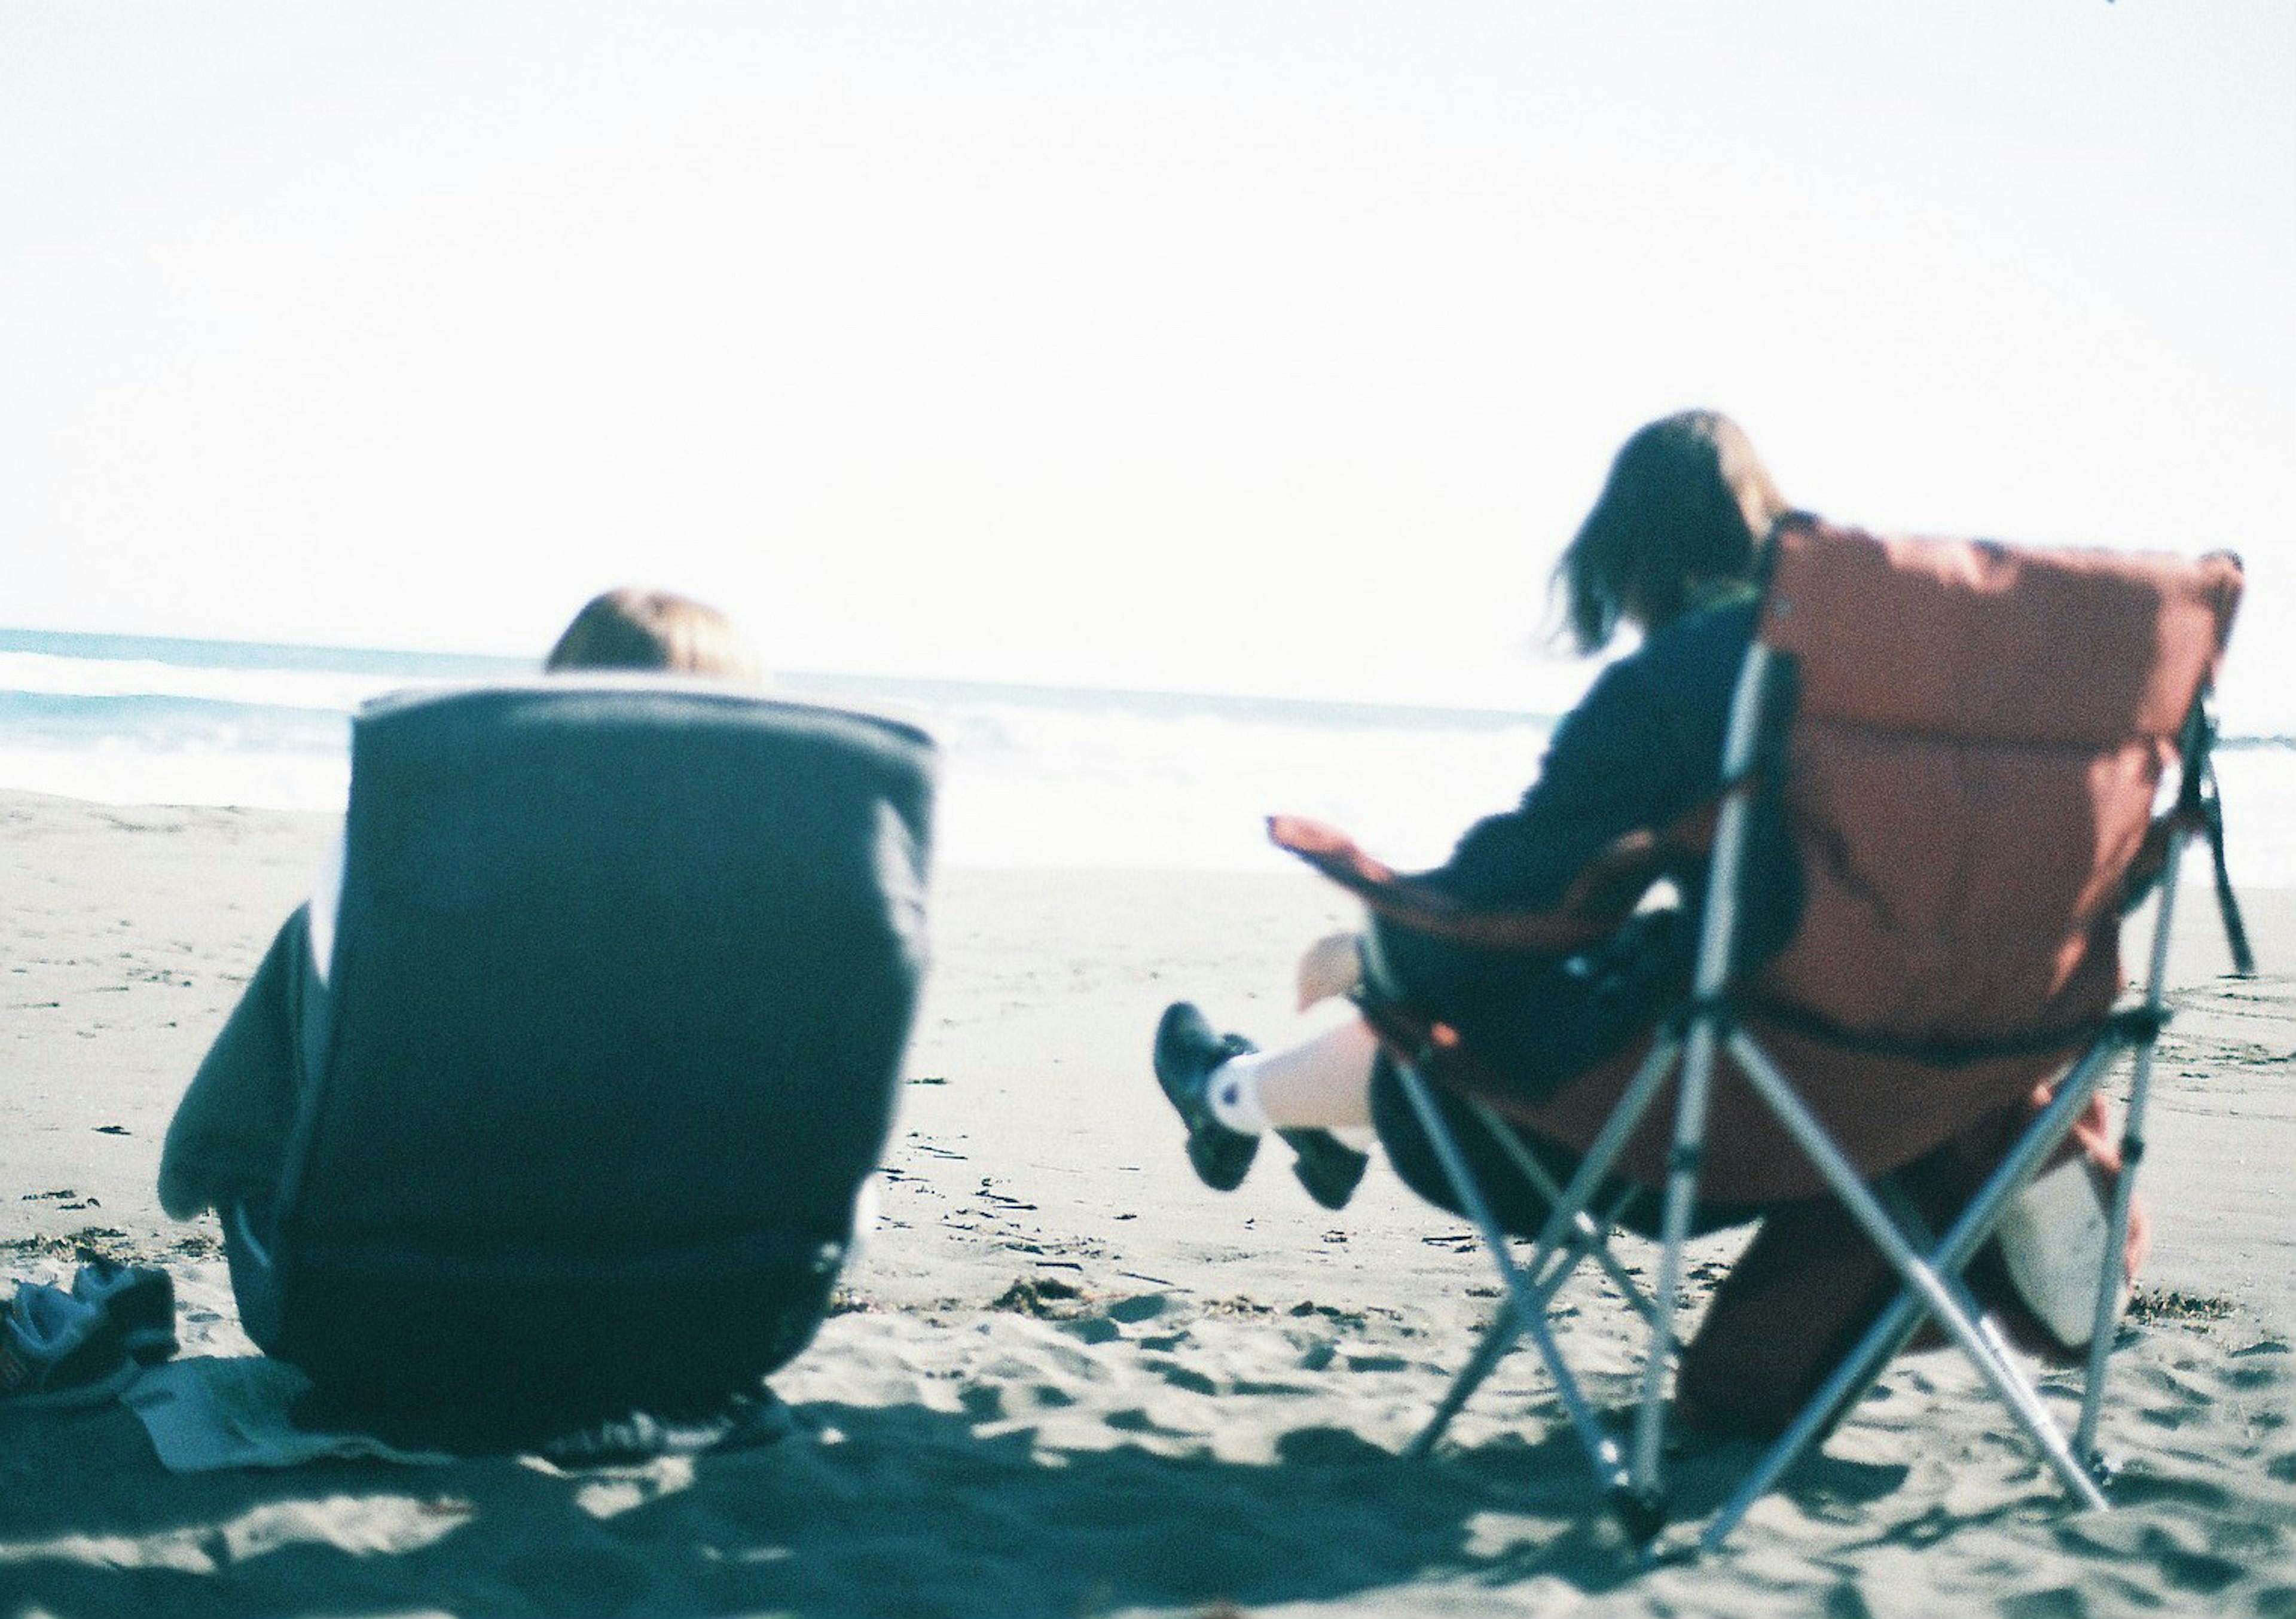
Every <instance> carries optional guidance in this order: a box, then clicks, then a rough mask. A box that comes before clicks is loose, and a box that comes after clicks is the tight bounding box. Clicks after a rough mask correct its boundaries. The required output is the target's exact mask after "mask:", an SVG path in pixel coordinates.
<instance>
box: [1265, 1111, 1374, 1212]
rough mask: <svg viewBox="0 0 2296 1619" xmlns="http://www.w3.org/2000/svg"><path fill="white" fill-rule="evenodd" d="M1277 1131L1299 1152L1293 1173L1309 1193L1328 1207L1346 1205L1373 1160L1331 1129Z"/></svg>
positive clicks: (1342, 1206)
mask: <svg viewBox="0 0 2296 1619" xmlns="http://www.w3.org/2000/svg"><path fill="white" fill-rule="evenodd" d="M1275 1133H1276V1134H1277V1135H1279V1136H1281V1137H1283V1144H1284V1145H1285V1146H1287V1147H1289V1148H1291V1149H1292V1151H1294V1152H1296V1153H1298V1154H1299V1155H1300V1156H1299V1157H1297V1158H1295V1159H1294V1160H1292V1173H1293V1174H1295V1175H1297V1176H1299V1177H1300V1185H1302V1186H1304V1187H1306V1188H1307V1189H1308V1196H1309V1197H1311V1198H1314V1199H1315V1200H1316V1202H1318V1203H1320V1204H1322V1205H1323V1206H1324V1207H1325V1208H1345V1207H1347V1206H1348V1199H1349V1198H1352V1197H1354V1196H1355V1195H1356V1183H1357V1182H1358V1181H1361V1180H1362V1179H1363V1178H1364V1166H1365V1165H1367V1164H1369V1163H1370V1162H1371V1158H1370V1157H1369V1155H1368V1154H1365V1153H1360V1152H1357V1150H1356V1149H1354V1148H1352V1147H1350V1146H1349V1145H1348V1144H1347V1143H1346V1142H1345V1141H1341V1140H1340V1138H1339V1137H1337V1136H1335V1135H1333V1133H1332V1132H1330V1131H1328V1130H1279V1131H1277V1132H1275Z"/></svg>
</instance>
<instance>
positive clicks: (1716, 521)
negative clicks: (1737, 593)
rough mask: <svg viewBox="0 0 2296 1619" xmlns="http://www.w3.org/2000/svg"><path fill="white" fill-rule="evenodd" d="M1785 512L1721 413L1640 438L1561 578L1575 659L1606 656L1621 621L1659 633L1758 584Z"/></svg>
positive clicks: (1615, 467)
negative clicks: (1719, 598)
mask: <svg viewBox="0 0 2296 1619" xmlns="http://www.w3.org/2000/svg"><path fill="white" fill-rule="evenodd" d="M1786 510H1787V507H1786V503H1785V500H1784V497H1783V496H1781V495H1779V494H1778V487H1777V485H1776V484H1775V483H1773V482H1772V481H1771V479H1770V475H1769V472H1768V470H1767V469H1766V468H1765V467H1764V466H1763V465H1762V462H1761V460H1760V458H1759V456H1757V455H1756V454H1754V446H1753V444H1752V442H1751V440H1750V439H1748V438H1747V437H1746V434H1745V431H1744V429H1742V428H1740V427H1739V425H1738V424H1737V423H1736V422H1734V421H1731V420H1730V418H1728V417H1727V416H1725V415H1723V414H1722V413H1720V412H1719V411H1682V412H1679V413H1677V414H1675V415H1671V416H1663V417H1661V418H1660V419H1659V420H1658V421H1653V422H1651V423H1649V424H1648V425H1647V426H1644V427H1643V428H1640V429H1636V432H1635V435H1634V436H1633V437H1630V438H1628V440H1627V442H1626V443H1625V444H1624V445H1623V446H1620V450H1619V454H1618V457H1617V459H1616V460H1614V461H1612V462H1611V475H1610V477H1609V478H1606V479H1605V480H1604V481H1603V493H1602V494H1601V495H1599V496H1597V497H1596V498H1595V509H1594V510H1593V511H1589V512H1588V513H1587V520H1586V521H1585V522H1583V523H1581V524H1580V525H1579V533H1578V535H1577V536H1575V537H1574V538H1573V539H1572V540H1571V542H1570V548H1569V549H1568V550H1566V551H1565V552H1563V553H1562V562H1561V563H1560V564H1558V565H1557V566H1556V568H1555V570H1554V584H1555V588H1556V590H1557V591H1558V593H1560V594H1561V595H1562V598H1563V617H1564V619H1565V620H1566V627H1567V628H1568V630H1569V631H1570V635H1571V637H1572V639H1574V640H1575V641H1576V642H1578V644H1579V650H1580V651H1582V652H1595V651H1599V650H1602V648H1603V646H1605V645H1607V644H1608V643H1609V642H1610V639H1611V634H1612V632H1614V631H1615V630H1616V629H1617V628H1618V626H1619V623H1620V620H1621V619H1626V620H1629V621H1631V622H1633V623H1635V624H1636V625H1638V626H1641V627H1642V628H1643V629H1644V630H1654V629H1658V628H1660V627H1661V626H1664V625H1667V624H1669V623H1671V622H1672V621H1673V620H1674V619H1677V618H1679V617H1682V615H1683V614H1684V613H1685V612H1688V611H1689V610H1691V609H1693V608H1695V607H1698V606H1700V605H1702V604H1703V603H1704V602H1706V601H1711V600H1712V598H1713V596H1714V593H1715V592H1716V590H1717V589H1718V588H1719V587H1725V586H1728V585H1738V584H1743V583H1745V582H1748V581H1751V579H1752V578H1753V576H1754V573H1755V569H1756V567H1757V565H1758V561H1759V557H1760V555H1761V550H1762V546H1763V544H1764V543H1765V542H1766V541H1767V539H1768V538H1769V534H1770V529H1771V527H1772V526H1773V525H1774V524H1775V523H1776V521H1777V520H1778V519H1779V518H1781V517H1783V516H1784V515H1785V512H1786Z"/></svg>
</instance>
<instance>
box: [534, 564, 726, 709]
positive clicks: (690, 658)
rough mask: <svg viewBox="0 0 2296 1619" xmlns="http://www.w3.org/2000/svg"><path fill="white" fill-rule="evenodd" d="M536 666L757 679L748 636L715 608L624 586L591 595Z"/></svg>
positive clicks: (684, 597)
mask: <svg viewBox="0 0 2296 1619" xmlns="http://www.w3.org/2000/svg"><path fill="white" fill-rule="evenodd" d="M542 666H543V667H544V668H545V669H548V670H559V669H660V670H663V671H666V672H668V673H671V674H676V675H702V676H706V677H709V678H711V679H716V680H733V681H741V682H743V683H747V684H750V685H756V684H758V683H759V682H760V681H761V680H762V679H763V671H762V670H761V669H760V668H759V666H758V655H757V653H756V652H755V651H753V650H751V649H750V642H749V640H748V638H747V637H745V636H744V635H743V634H742V632H741V631H739V630H737V629H735V628H734V621H733V620H732V619H730V618H728V617H726V615H725V614H723V613H721V612H719V611H718V610H717V609H716V608H714V607H706V606H704V605H703V604H702V603H701V602H699V601H693V599H692V598H690V597H686V596H677V595H672V594H671V593H669V592H668V591H660V590H639V589H636V588H635V587H633V586H628V585H625V586H624V587H623V588H621V589H620V590H610V591H607V592H606V593H604V594H603V595H598V596H593V597H592V598H590V600H589V601H588V602H587V603H586V605H585V606H584V607H583V609H582V610H581V611H580V612H578V613H577V614H575V615H574V622H573V623H571V624H570V625H568V626H566V633H565V634H562V635H561V636H559V638H558V644H557V645H556V646H554V647H553V648H551V649H550V656H549V657H548V658H545V659H543V663H542Z"/></svg>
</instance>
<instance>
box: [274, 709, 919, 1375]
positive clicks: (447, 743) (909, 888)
mask: <svg viewBox="0 0 2296 1619" xmlns="http://www.w3.org/2000/svg"><path fill="white" fill-rule="evenodd" d="M932 791H933V748H932V744H931V740H930V738H929V737H927V736H926V735H925V734H924V733H923V732H921V731H919V730H917V729H915V728H914V727H912V726H909V725H906V724H901V723H898V722H896V721H892V720H889V719H885V718H881V717H877V716H873V715H863V714H857V713H850V712H845V711H841V710H837V709H831V708H825V707H816V706H812V705H808V704H803V703H795V702H783V701H778V700H775V699H767V698H764V697H758V696H752V695H749V694H746V693H741V692H736V691H727V690H724V689H719V688H714V687H705V686H702V685H699V684H694V683H676V682H671V681H667V680H663V679H659V678H652V679H650V678H646V677H638V678H635V679H628V678H615V679H611V680H606V679H588V678H578V677H553V678H550V679H547V680H537V681H532V682H528V683H518V684H510V685H497V686H490V687H486V688H480V689H472V690H463V691H454V692H450V693H447V694H443V695H422V694H412V695H407V696H403V697H398V698H393V699H384V700H382V701H381V702H379V703H377V704H375V705H373V706H372V707H369V708H368V709H366V710H365V712H364V713H362V714H361V715H359V716H358V718H357V722H356V724H355V726H354V730H353V740H352V777H351V797H350V809H349V816H348V823H347V827H346V832H345V839H346V854H345V871H344V882H343V888H342V898H341V909H340V924H339V926H338V928H337V930H336V943H335V946H334V955H333V961H332V972H331V974H330V992H331V1000H332V1025H331V1033H330V1037H329V1040H328V1043H327V1045H326V1048H325V1051H324V1060H323V1062H322V1063H321V1065H320V1070H319V1073H318V1075H317V1076H316V1084H315V1085H314V1086H313V1087H312V1089H311V1090H310V1092H308V1093H307V1095H306V1097H305V1099H304V1106H303V1108H302V1114H301V1118H300V1122H299V1129H298V1134H297V1137H296V1140H295V1142H294V1145H293V1147H292V1149H291V1153H290V1161H289V1165H288V1168H287V1172H286V1173H285V1176H284V1178H283V1183H282V1190H281V1196H280V1199H279V1202H278V1205H277V1206H276V1208H275V1212H274V1218H273V1221H272V1234H273V1240H274V1243H275V1255H274V1258H275V1264H276V1268H277V1271H278V1272H279V1279H280V1288H281V1292H282V1306H283V1314H284V1315H285V1317H286V1318H287V1321H286V1323H285V1332H284V1337H286V1338H287V1339H288V1340H290V1341H295V1340H297V1339H298V1337H300V1341H302V1342H304V1343H306V1344H309V1343H311V1342H312V1341H313V1339H314V1337H315V1334H316V1335H317V1336H322V1337H324V1336H327V1334H325V1333H322V1332H321V1331H320V1329H319V1328H318V1327H317V1326H316V1325H315V1323H314V1322H313V1321H310V1320H309V1319H303V1320H301V1321H299V1320H298V1311H299V1301H298V1292H297V1284H298V1281H299V1280H302V1281H304V1282H306V1283H307V1286H306V1287H305V1288H303V1292H302V1301H303V1302H302V1306H301V1307H302V1312H303V1316H304V1317H305V1318H308V1317H309V1316H311V1315H314V1314H316V1313H321V1312H325V1313H332V1314H333V1315H336V1316H340V1314H342V1313H343V1312H345V1310H346V1309H347V1308H351V1307H354V1306H355V1305H356V1304H357V1300H358V1299H359V1298H360V1297H362V1296H365V1295H363V1294H362V1289H369V1290H370V1292H371V1293H372V1296H374V1297H377V1298H380V1297H382V1296H389V1297H391V1298H394V1299H397V1300H398V1301H400V1303H401V1304H402V1305H403V1304H404V1300H405V1298H406V1296H408V1293H409V1289H410V1288H421V1287H430V1288H434V1289H438V1290H440V1291H445V1292H455V1291H457V1290H459V1291H461V1292H462V1293H463V1294H464V1295H465V1296H470V1295H472V1294H482V1293H488V1292H492V1293H495V1294H497V1295H501V1296H509V1295H508V1294H505V1293H504V1290H505V1289H509V1290H511V1291H512V1292H513V1293H514V1292H516V1291H517V1290H519V1289H526V1290H529V1291H530V1290H532V1289H534V1288H544V1289H545V1290H547V1289H550V1288H557V1289H559V1291H560V1293H561V1294H564V1293H566V1292H567V1291H568V1290H574V1291H586V1292H588V1293H590V1294H591V1295H592V1296H598V1295H600V1294H602V1293H611V1292H614V1291H617V1290H627V1289H631V1288H660V1287H662V1286H664V1285H666V1284H672V1283H680V1282H684V1283H691V1284H692V1285H693V1287H694V1288H698V1289H701V1290H702V1291H701V1296H708V1289H709V1288H710V1287H712V1286H713V1285H714V1286H715V1287H716V1288H717V1290H718V1291H719V1292H720V1293H721V1294H722V1295H723V1296H725V1297H726V1298H728V1299H733V1300H738V1298H739V1296H740V1294H741V1292H742V1288H743V1286H744V1285H745V1284H746V1283H747V1282H748V1281H750V1280H757V1279H767V1280H769V1279H770V1278H771V1277H772V1276H774V1275H775V1274H779V1273H783V1272H786V1271H788V1270H789V1269H790V1268H791V1266H793V1265H794V1266H797V1267H799V1268H800V1269H801V1268H803V1267H804V1266H805V1265H806V1264H808V1263H812V1256H815V1255H819V1254H821V1253H823V1252H831V1253H834V1252H838V1251H841V1248H842V1245H843V1244H844V1243H845V1241H846V1240H847V1239H848V1237H849V1231H850V1222H851V1218H852V1208H853V1201H854V1196H855V1193H856V1190H857V1187H858V1186H859V1184H860V1182H862V1180H863V1179H864V1178H865V1176H866V1175H867V1174H868V1173H870V1172H871V1171H872V1170H873V1168H874V1167H875V1165H877V1163H878V1162H879V1161H880V1155H881V1150H882V1149H883V1146H884V1142H885V1139H886V1136H887V1133H888V1131H889V1129H890V1124H891V1120H892V1116H893V1112H894V1103H895V1099H896V1096H897V1092H898V1065H899V1062H900V1059H901V1055H902V1052H903V1049H904V1046H905V1043H906V1039H907V1035H908V1032H909V1028H910V1024H911V1021H912V1018H913V1016H914V1007H915V1003H916V997H917V993H918V989H919V985H920V979H921V977H922V970H923V968H924V965H925V955H926V933H925V888H926V879H927V871H928V854H929V846H930V823H931V805H932ZM832 1271H833V1260H832ZM760 1285H765V1284H764V1283H762V1282H761V1283H760ZM824 1286H825V1283H824ZM373 1290H379V1291H373ZM735 1307H737V1308H738V1307H739V1305H738V1304H736V1305H735ZM452 1319H453V1318H452V1316H451V1314H450V1316H449V1320H450V1321H451V1320H452ZM657 1326H659V1327H660V1329H663V1330H665V1331H668V1332H670V1333H673V1334H675V1333H676V1332H679V1331H682V1330H685V1326H682V1325H680V1324H678V1323H671V1322H662V1323H657ZM341 1349H342V1345H340V1343H337V1344H335V1345H334V1346H333V1348H332V1349H329V1350H324V1351H322V1352H321V1353H322V1356H323V1358H324V1354H325V1353H337V1352H339V1351H341Z"/></svg>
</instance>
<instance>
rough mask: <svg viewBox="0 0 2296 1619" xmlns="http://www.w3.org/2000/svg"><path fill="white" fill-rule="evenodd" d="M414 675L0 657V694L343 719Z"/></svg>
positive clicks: (415, 679) (38, 655)
mask: <svg viewBox="0 0 2296 1619" xmlns="http://www.w3.org/2000/svg"><path fill="white" fill-rule="evenodd" d="M426 683H427V682H425V681H424V680H422V678H421V677H419V676H409V675H387V674H385V675H366V674H357V673H351V672H348V671H339V670H328V669H250V668H217V667H201V666H191V665H185V664H180V663H164V662H161V661H160V660H158V659H156V658H70V657H58V656H55V655H53V654H51V653H45V652H0V691H8V692H24V693H29V694H36V695H38V696H43V697H99V698H180V699H191V700H194V701H199V702H209V703H231V704H238V705H244V706H246V707H264V708H301V709H309V710H313V711H316V712H321V713H342V714H348V712H350V711H351V710H352V709H354V708H356V707H358V706H359V705H360V704H361V703H363V702H365V701H366V700H367V699H370V698H373V697H379V696H381V694H382V693H384V692H385V691H396V690H398V689H400V688H402V687H406V686H410V685H422V684H426Z"/></svg>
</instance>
